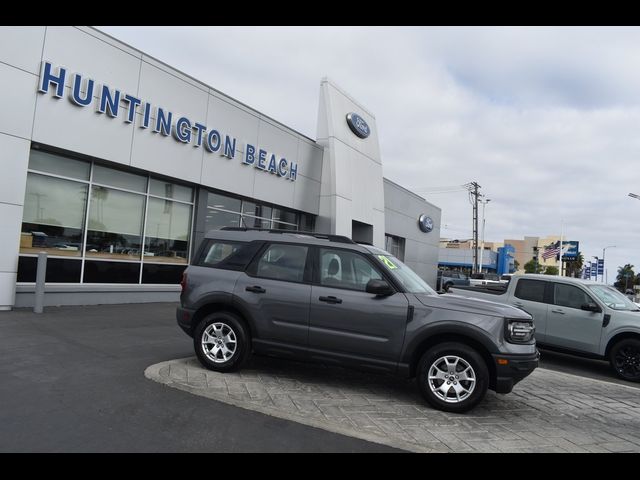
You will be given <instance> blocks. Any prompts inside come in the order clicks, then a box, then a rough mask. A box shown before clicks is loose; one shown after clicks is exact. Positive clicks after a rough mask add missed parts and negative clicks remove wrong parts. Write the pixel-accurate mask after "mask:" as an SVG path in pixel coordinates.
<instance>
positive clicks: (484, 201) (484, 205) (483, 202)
mask: <svg viewBox="0 0 640 480" xmlns="http://www.w3.org/2000/svg"><path fill="white" fill-rule="evenodd" d="M490 201H491V199H490V198H486V199H484V200H480V203H482V241H481V247H480V272H482V256H483V254H484V207H486V205H487V203H489V202H490Z"/></svg>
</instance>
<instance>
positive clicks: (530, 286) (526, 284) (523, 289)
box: [515, 279, 547, 303]
mask: <svg viewBox="0 0 640 480" xmlns="http://www.w3.org/2000/svg"><path fill="white" fill-rule="evenodd" d="M546 285H547V282H544V281H541V280H525V279H521V280H519V281H518V285H516V293H515V296H516V297H517V298H519V299H521V300H529V301H530V302H539V303H544V289H545V286H546Z"/></svg>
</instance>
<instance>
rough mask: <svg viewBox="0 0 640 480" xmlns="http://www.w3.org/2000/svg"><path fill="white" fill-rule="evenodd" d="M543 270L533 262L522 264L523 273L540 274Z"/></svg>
mask: <svg viewBox="0 0 640 480" xmlns="http://www.w3.org/2000/svg"><path fill="white" fill-rule="evenodd" d="M543 268H544V267H542V266H541V265H540V264H539V263H537V262H536V261H535V260H529V261H528V262H527V263H525V264H524V273H541V272H542V270H543Z"/></svg>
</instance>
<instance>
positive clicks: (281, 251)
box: [256, 243, 309, 282]
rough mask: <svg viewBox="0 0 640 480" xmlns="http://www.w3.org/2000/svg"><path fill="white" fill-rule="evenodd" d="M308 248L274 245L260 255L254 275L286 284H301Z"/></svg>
mask: <svg viewBox="0 0 640 480" xmlns="http://www.w3.org/2000/svg"><path fill="white" fill-rule="evenodd" d="M308 250H309V248H308V247H303V246H301V245H285V244H279V243H274V244H271V245H269V247H268V248H267V250H266V251H265V252H264V253H263V254H262V256H261V257H260V260H258V265H257V269H256V275H257V276H258V277H263V278H273V279H274V280H283V281H286V282H302V280H303V279H304V267H305V263H306V260H307V251H308Z"/></svg>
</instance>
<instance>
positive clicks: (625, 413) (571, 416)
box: [145, 357, 640, 452]
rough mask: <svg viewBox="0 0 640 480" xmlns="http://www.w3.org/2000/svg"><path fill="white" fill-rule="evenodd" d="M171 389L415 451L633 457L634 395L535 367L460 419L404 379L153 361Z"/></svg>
mask: <svg viewBox="0 0 640 480" xmlns="http://www.w3.org/2000/svg"><path fill="white" fill-rule="evenodd" d="M145 375H146V376H147V377H148V378H150V379H152V380H154V381H157V382H160V383H163V384H165V385H167V386H169V387H174V388H178V389H180V390H185V391H188V392H191V393H193V394H196V395H200V396H204V397H207V398H211V399H215V400H218V401H222V402H225V403H228V404H232V405H236V406H238V407H242V408H246V409H249V410H255V411H258V412H262V413H266V414H269V415H273V416H276V417H280V418H285V419H288V420H293V421H296V422H300V423H303V424H306V425H311V426H315V427H319V428H323V429H325V430H329V431H332V432H336V433H341V434H345V435H349V436H352V437H357V438H362V439H365V440H369V441H373V442H377V443H381V444H385V445H389V446H393V447H398V448H403V449H406V450H411V451H416V452H640V389H636V388H632V387H627V386H624V385H617V384H614V383H609V382H603V381H598V380H592V379H588V378H583V377H578V376H574V375H570V374H566V373H560V372H555V371H551V370H545V369H541V368H538V369H537V370H535V371H534V372H533V374H531V375H530V376H529V377H527V378H526V379H525V380H523V381H522V382H520V383H519V384H518V385H516V387H515V388H514V391H513V392H512V393H510V394H508V395H497V394H495V393H493V392H491V391H489V392H488V393H487V397H486V398H485V400H484V401H483V402H482V403H481V404H480V405H479V406H478V407H476V408H475V409H474V410H472V411H471V412H469V413H466V414H452V413H445V412H441V411H438V410H434V409H432V408H431V407H429V406H428V405H427V404H426V403H425V402H424V401H423V399H422V397H421V396H420V394H419V392H418V389H417V387H416V386H415V384H414V383H413V382H412V381H409V380H403V379H399V378H396V377H393V376H388V375H375V374H367V373H362V372H358V371H353V370H348V369H342V368H337V367H326V366H323V365H318V364H307V363H301V362H292V361H287V360H281V359H273V358H267V357H253V358H252V359H251V361H250V362H249V364H248V365H247V366H246V367H245V368H244V369H243V370H241V371H240V372H234V373H224V374H222V373H217V372H213V371H210V370H206V369H205V368H203V367H202V366H201V365H200V363H199V362H198V361H197V360H196V359H195V358H186V359H177V360H171V361H167V362H162V363H159V364H156V365H152V366H150V367H149V368H147V370H146V371H145Z"/></svg>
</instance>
